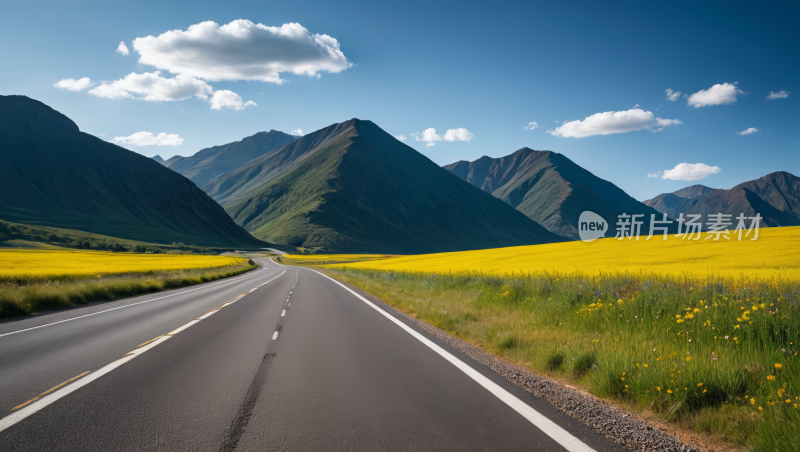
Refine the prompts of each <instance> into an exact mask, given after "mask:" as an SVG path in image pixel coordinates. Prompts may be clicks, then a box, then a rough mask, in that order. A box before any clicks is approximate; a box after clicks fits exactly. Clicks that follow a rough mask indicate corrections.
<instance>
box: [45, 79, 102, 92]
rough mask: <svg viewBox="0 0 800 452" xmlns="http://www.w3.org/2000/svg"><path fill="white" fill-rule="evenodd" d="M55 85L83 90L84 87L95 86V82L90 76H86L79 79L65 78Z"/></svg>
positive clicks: (72, 89) (67, 88)
mask: <svg viewBox="0 0 800 452" xmlns="http://www.w3.org/2000/svg"><path fill="white" fill-rule="evenodd" d="M53 86H55V87H56V88H61V89H66V90H70V91H83V90H84V89H86V88H88V87H90V86H94V82H93V81H92V79H90V78H89V77H84V78H81V79H78V80H73V79H71V78H65V79H64V80H61V81H59V82H58V83H56V84H55V85H53Z"/></svg>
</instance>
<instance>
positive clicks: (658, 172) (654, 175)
mask: <svg viewBox="0 0 800 452" xmlns="http://www.w3.org/2000/svg"><path fill="white" fill-rule="evenodd" d="M663 173H664V172H663V171H656V172H655V173H647V177H649V178H650V179H655V178H657V177H658V176H660V175H661V174H663Z"/></svg>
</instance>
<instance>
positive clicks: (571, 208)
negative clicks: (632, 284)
mask: <svg viewBox="0 0 800 452" xmlns="http://www.w3.org/2000/svg"><path fill="white" fill-rule="evenodd" d="M444 168H445V169H446V170H448V171H450V172H451V173H453V174H455V175H456V176H458V177H459V178H461V179H462V180H464V181H467V182H469V183H470V184H472V185H474V186H476V187H478V188H480V189H481V190H483V191H485V192H487V193H491V194H492V195H493V196H495V197H497V198H499V199H501V200H502V201H504V202H505V203H507V204H508V205H510V206H511V207H514V208H515V209H517V210H519V211H520V212H522V213H523V214H525V215H527V216H528V217H529V218H531V219H532V220H534V221H536V222H537V223H539V224H541V225H542V226H544V227H545V228H547V230H549V231H550V232H553V233H555V234H558V235H562V236H565V237H570V238H574V239H576V238H578V218H579V217H580V214H581V213H582V212H584V211H587V210H588V211H592V212H594V213H596V214H598V215H600V216H601V217H603V218H604V219H605V220H606V221H607V222H608V223H609V230H608V231H607V232H606V236H607V237H614V236H615V235H616V223H617V216H618V215H620V214H623V213H626V214H629V215H630V214H643V215H644V217H642V218H641V219H640V220H641V221H644V223H645V224H644V225H643V226H642V229H641V231H642V232H643V233H645V234H647V233H648V232H649V225H650V215H652V214H656V217H657V218H658V219H660V218H661V215H660V214H659V213H658V212H657V211H656V210H655V209H653V208H651V207H648V206H645V205H644V204H642V203H640V202H639V201H637V200H635V199H633V198H631V197H630V196H628V194H627V193H625V192H624V191H622V190H621V189H620V188H619V187H617V186H616V185H614V184H612V183H611V182H608V181H606V180H603V179H600V178H599V177H597V176H595V175H594V174H592V173H590V172H589V171H587V170H585V169H583V168H582V167H580V166H578V165H576V164H575V163H574V162H573V161H572V160H570V159H568V158H567V157H565V156H564V155H562V154H559V153H557V152H552V151H534V150H532V149H529V148H522V149H520V150H518V151H516V152H514V153H513V154H511V155H508V156H505V157H501V158H491V157H486V156H484V157H481V158H479V159H478V160H475V161H474V162H468V161H459V162H456V163H453V164H450V165H446V166H445V167H444ZM676 227H677V226H676ZM676 230H677V229H676Z"/></svg>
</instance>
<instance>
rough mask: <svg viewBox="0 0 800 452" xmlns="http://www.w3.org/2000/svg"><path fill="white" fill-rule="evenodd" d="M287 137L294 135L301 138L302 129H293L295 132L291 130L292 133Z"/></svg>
mask: <svg viewBox="0 0 800 452" xmlns="http://www.w3.org/2000/svg"><path fill="white" fill-rule="evenodd" d="M289 135H294V136H296V137H302V136H303V135H305V134H304V133H303V129H295V130H292V133H290V134H289Z"/></svg>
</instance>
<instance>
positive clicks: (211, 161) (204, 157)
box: [165, 130, 297, 187]
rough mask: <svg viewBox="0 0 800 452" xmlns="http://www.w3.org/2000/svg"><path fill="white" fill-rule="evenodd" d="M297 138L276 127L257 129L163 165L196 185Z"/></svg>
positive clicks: (173, 158)
mask: <svg viewBox="0 0 800 452" xmlns="http://www.w3.org/2000/svg"><path fill="white" fill-rule="evenodd" d="M296 139H297V137H295V136H292V135H289V134H288V133H283V132H279V131H277V130H270V131H269V132H258V133H257V134H255V135H253V136H250V137H247V138H244V139H242V140H241V141H234V142H233V143H228V144H223V145H222V146H214V147H210V148H206V149H203V150H201V151H198V152H197V153H196V154H194V155H193V156H191V157H181V156H177V155H176V156H175V157H172V158H171V159H169V160H167V161H166V163H165V164H166V166H167V168H169V169H171V170H173V171H175V172H178V173H180V174H183V175H184V176H186V177H188V178H189V179H190V180H191V181H192V182H194V183H195V184H196V185H197V186H198V187H202V186H203V185H204V184H206V183H207V182H208V181H209V180H211V179H213V178H214V177H216V176H219V175H220V174H223V173H227V172H228V171H231V170H234V169H236V168H238V167H240V166H242V165H243V164H244V163H246V162H248V161H250V160H253V159H254V158H257V157H261V156H262V155H264V154H266V153H268V152H270V151H274V150H276V149H280V148H281V147H283V146H284V145H286V144H288V143H291V142H292V141H294V140H296Z"/></svg>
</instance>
